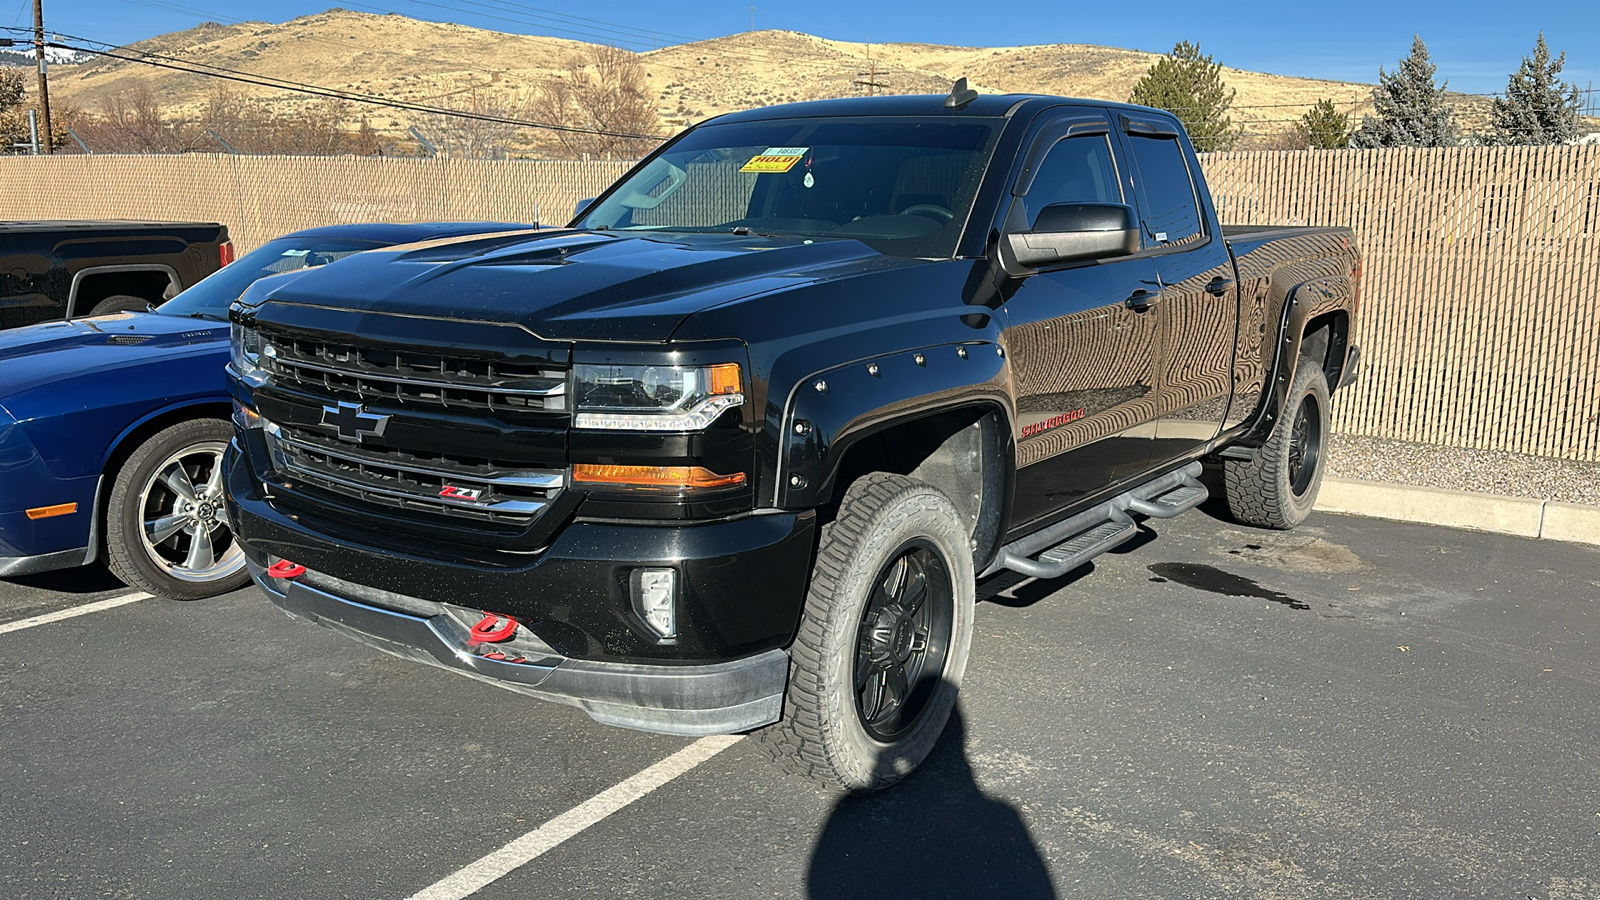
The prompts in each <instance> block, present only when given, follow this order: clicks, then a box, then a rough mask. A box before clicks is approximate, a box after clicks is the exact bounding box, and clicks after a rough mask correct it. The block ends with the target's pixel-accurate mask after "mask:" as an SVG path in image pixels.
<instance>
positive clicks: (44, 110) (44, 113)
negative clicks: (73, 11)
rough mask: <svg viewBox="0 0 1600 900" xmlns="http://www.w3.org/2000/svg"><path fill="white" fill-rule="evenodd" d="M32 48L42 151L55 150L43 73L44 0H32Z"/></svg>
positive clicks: (48, 96)
mask: <svg viewBox="0 0 1600 900" xmlns="http://www.w3.org/2000/svg"><path fill="white" fill-rule="evenodd" d="M33 48H34V51H35V55H36V56H37V57H38V59H39V117H40V118H41V119H44V152H46V153H50V152H52V151H54V150H55V145H56V140H55V135H54V134H52V133H51V132H50V79H49V78H47V77H46V75H45V69H46V65H45V61H44V0H33Z"/></svg>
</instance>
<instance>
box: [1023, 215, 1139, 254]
mask: <svg viewBox="0 0 1600 900" xmlns="http://www.w3.org/2000/svg"><path fill="white" fill-rule="evenodd" d="M1006 245H1007V249H1009V250H1010V251H1011V256H1012V257H1014V258H1015V259H1016V261H1017V263H1018V264H1020V265H1023V266H1026V267H1028V268H1036V267H1038V266H1048V265H1053V264H1055V263H1063V262H1074V261H1078V260H1091V259H1106V258H1107V257H1112V256H1128V255H1130V254H1133V253H1137V252H1139V215H1138V213H1136V212H1134V209H1133V207H1131V206H1127V205H1124V204H1121V203H1089V202H1084V203H1052V204H1050V205H1049V206H1046V207H1045V208H1044V209H1042V210H1040V211H1039V217H1038V219H1037V220H1035V221H1034V223H1033V230H1032V231H1017V232H1012V233H1011V234H1008V235H1006Z"/></svg>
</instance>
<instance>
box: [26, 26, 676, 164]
mask: <svg viewBox="0 0 1600 900" xmlns="http://www.w3.org/2000/svg"><path fill="white" fill-rule="evenodd" d="M3 30H7V31H15V30H17V29H12V28H6V29H3ZM56 37H59V38H66V39H67V40H72V41H78V42H82V43H94V44H101V46H108V47H112V48H113V49H112V50H97V49H95V48H93V47H81V46H74V45H72V44H67V43H61V42H58V41H48V42H46V46H49V47H57V48H60V49H63V50H75V51H77V52H79V53H90V54H93V55H95V56H103V57H108V58H110V59H119V60H122V61H124V62H133V63H139V64H141V65H148V66H154V67H156V68H161V69H170V70H172V71H176V72H185V73H188V74H191V75H202V76H206V77H210V78H220V79H223V80H225V81H235V82H239V83H242V84H252V85H256V86H258V87H268V88H275V89H278V90H283V91H290V92H293V93H299V94H307V95H310V96H316V97H323V98H328V99H335V100H348V101H350V102H352V103H364V104H367V105H370V106H382V107H387V108H390V109H399V110H405V111H407V112H420V113H428V114H430V115H441V116H452V117H455V118H460V119H473V120H476V121H480V122H493V123H498V124H502V125H516V126H520V127H524V128H540V129H545V130H548V131H560V132H566V133H569V134H589V135H596V136H600V137H614V138H622V139H627V140H651V141H659V140H661V136H660V135H651V134H635V133H631V132H623V131H607V130H604V129H597V128H579V127H576V126H572V125H556V124H553V123H550V122H533V121H528V120H525V119H513V118H511V117H509V116H497V115H493V114H491V113H477V112H467V111H465V110H459V109H448V108H444V107H436V106H428V105H426V104H421V103H414V102H412V101H408V100H396V99H393V98H389V97H382V96H378V95H374V94H362V93H359V92H356V91H347V90H339V89H337V88H329V87H323V86H321V85H315V84H308V83H306V82H299V81H290V80H288V79H283V78H274V77H272V76H268V75H256V74H254V73H250V72H241V71H239V70H237V69H228V68H226V67H223V66H215V65H211V64H209V63H191V62H188V61H186V60H180V59H177V58H174V57H167V56H162V55H160V54H155V53H144V54H143V55H141V56H123V55H121V54H119V53H117V52H115V51H116V50H126V49H127V48H126V47H121V46H118V45H115V44H102V43H101V42H99V41H95V40H93V39H91V38H83V37H78V36H75V35H68V34H57V35H56ZM133 52H139V51H133ZM208 70H210V71H208Z"/></svg>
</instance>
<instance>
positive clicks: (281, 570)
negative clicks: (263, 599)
mask: <svg viewBox="0 0 1600 900" xmlns="http://www.w3.org/2000/svg"><path fill="white" fill-rule="evenodd" d="M305 573H306V567H305V566H302V565H297V564H295V563H292V562H289V561H288V560H287V559H280V560H278V561H277V562H275V563H273V564H272V565H270V566H268V567H267V575H268V576H269V577H271V578H299V577H300V576H301V575H304V574H305Z"/></svg>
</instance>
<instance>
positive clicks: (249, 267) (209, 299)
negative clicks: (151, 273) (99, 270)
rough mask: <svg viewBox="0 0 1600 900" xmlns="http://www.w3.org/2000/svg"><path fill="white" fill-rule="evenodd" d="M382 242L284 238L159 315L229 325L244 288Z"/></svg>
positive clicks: (178, 298)
mask: <svg viewBox="0 0 1600 900" xmlns="http://www.w3.org/2000/svg"><path fill="white" fill-rule="evenodd" d="M383 246H386V244H385V243H384V242H383V241H354V240H349V239H339V238H314V237H303V238H295V237H284V238H278V239H277V240H275V241H269V242H267V243H265V244H263V245H261V246H260V247H257V248H256V249H254V250H252V251H250V252H249V253H246V254H245V255H243V256H241V257H239V258H238V259H236V260H234V261H233V262H231V263H229V264H228V265H226V266H223V267H222V268H221V269H219V270H217V271H216V272H215V273H213V274H212V275H211V276H209V277H207V278H206V279H204V280H202V281H201V282H200V283H199V284H196V285H195V286H194V287H192V288H189V289H188V290H186V291H184V292H183V293H181V294H179V295H178V296H176V297H173V298H172V299H171V300H168V301H167V302H166V303H163V304H161V306H160V308H158V309H157V310H156V312H158V313H161V314H162V315H164V316H188V317H189V318H193V319H216V320H217V321H219V322H226V321H228V304H230V303H232V302H233V301H235V300H237V299H239V295H240V294H243V293H244V291H245V288H247V287H249V286H250V285H252V284H254V283H255V282H256V281H257V280H258V279H261V278H265V277H267V276H268V275H281V274H283V273H284V272H294V271H296V270H299V269H309V268H312V267H313V266H322V265H327V264H328V263H331V262H333V261H334V260H336V259H342V258H344V257H346V256H349V255H350V254H352V253H360V252H361V251H363V250H371V249H373V248H374V247H383Z"/></svg>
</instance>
